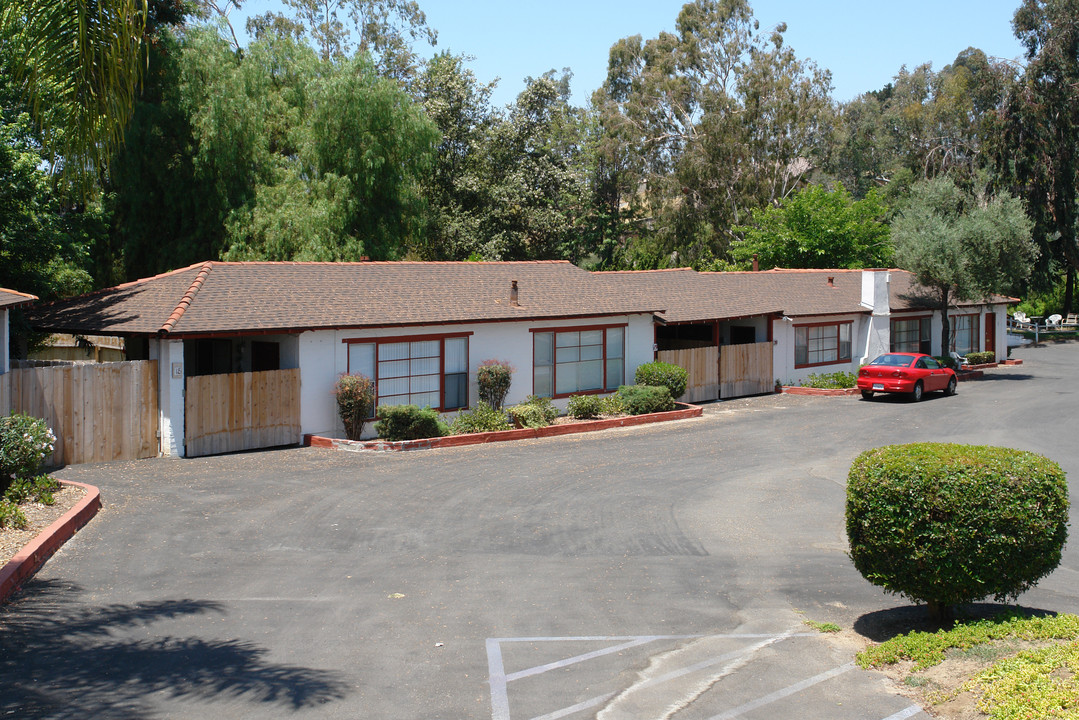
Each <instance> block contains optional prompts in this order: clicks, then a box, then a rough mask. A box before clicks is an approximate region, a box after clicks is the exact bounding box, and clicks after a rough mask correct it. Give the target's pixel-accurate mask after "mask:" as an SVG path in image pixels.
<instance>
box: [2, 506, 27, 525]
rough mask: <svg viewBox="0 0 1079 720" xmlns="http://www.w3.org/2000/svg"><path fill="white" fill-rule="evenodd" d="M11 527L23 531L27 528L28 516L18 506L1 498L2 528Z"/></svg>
mask: <svg viewBox="0 0 1079 720" xmlns="http://www.w3.org/2000/svg"><path fill="white" fill-rule="evenodd" d="M9 526H10V527H13V528H17V529H19V530H22V529H23V528H25V527H26V516H25V515H24V514H23V512H22V510H20V509H19V506H18V505H16V504H15V503H13V502H11V501H10V500H7V499H5V498H0V528H2V527H9Z"/></svg>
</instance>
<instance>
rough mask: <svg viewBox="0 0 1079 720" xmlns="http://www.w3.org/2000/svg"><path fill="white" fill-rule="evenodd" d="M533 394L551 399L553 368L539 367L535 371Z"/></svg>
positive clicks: (548, 366) (547, 366)
mask: <svg viewBox="0 0 1079 720" xmlns="http://www.w3.org/2000/svg"><path fill="white" fill-rule="evenodd" d="M532 392H533V393H534V394H535V395H538V396H539V397H551V395H553V394H554V393H553V392H551V366H550V365H545V366H544V365H538V366H536V368H535V369H534V370H533V375H532Z"/></svg>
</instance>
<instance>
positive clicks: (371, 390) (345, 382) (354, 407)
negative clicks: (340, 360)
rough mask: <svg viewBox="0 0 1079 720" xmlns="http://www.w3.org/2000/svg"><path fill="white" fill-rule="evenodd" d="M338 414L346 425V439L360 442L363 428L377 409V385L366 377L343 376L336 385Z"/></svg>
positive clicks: (335, 394) (334, 390) (334, 391)
mask: <svg viewBox="0 0 1079 720" xmlns="http://www.w3.org/2000/svg"><path fill="white" fill-rule="evenodd" d="M333 394H334V396H335V397H336V398H337V413H338V414H339V415H340V416H341V422H342V423H344V425H345V437H347V438H348V439H349V440H359V439H360V436H361V435H363V426H364V425H366V424H367V419H368V418H370V417H371V415H372V411H373V410H374V409H375V384H374V383H373V382H372V381H371V378H369V377H367V376H366V375H342V376H341V377H340V378H339V379H338V380H337V384H336V385H334V388H333Z"/></svg>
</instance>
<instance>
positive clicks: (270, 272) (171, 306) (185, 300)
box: [30, 261, 660, 336]
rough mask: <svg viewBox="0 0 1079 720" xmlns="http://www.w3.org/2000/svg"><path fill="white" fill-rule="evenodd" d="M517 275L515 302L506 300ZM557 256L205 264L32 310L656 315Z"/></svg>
mask: <svg viewBox="0 0 1079 720" xmlns="http://www.w3.org/2000/svg"><path fill="white" fill-rule="evenodd" d="M513 280H516V281H517V282H518V288H519V305H518V306H513V305H511V304H510V283H511V281H513ZM658 309H660V308H659V306H658V305H656V302H655V300H654V299H644V298H642V299H631V300H629V301H627V300H626V299H625V298H619V297H618V296H616V295H612V294H610V293H609V292H607V291H606V288H605V287H604V285H603V284H602V283H600V282H597V281H596V279H595V278H594V277H593V276H592V275H591V274H590V273H588V272H586V271H584V270H581V269H580V268H578V267H576V266H574V265H572V264H571V263H569V262H565V261H551V262H498V263H471V262H433V263H426V262H425V263H418V262H361V263H273V262H240V263H232V262H205V263H199V264H197V265H192V266H191V267H187V268H183V269H180V270H176V271H173V272H170V273H166V274H164V275H158V276H156V277H152V278H147V279H144V280H137V281H135V282H132V283H127V284H125V285H120V286H118V287H115V288H110V289H107V290H101V291H99V292H96V293H91V294H89V295H83V296H81V297H78V298H72V299H69V300H62V301H57V302H52V303H47V304H44V305H40V306H38V307H36V308H35V309H34V311H33V313H32V314H31V316H30V320H31V322H32V324H33V325H34V326H35V327H37V328H41V329H47V330H52V331H64V332H77V333H84V332H94V333H98V334H109V335H124V334H136V335H154V334H165V333H168V334H172V335H178V336H183V335H192V334H210V333H237V332H270V331H290V330H291V331H296V330H311V329H319V328H335V327H383V326H394V325H425V324H445V323H460V322H485V321H500V320H535V319H541V318H559V317H566V318H572V317H596V316H603V315H621V314H631V313H651V312H654V311H655V310H658Z"/></svg>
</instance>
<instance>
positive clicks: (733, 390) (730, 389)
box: [719, 342, 775, 399]
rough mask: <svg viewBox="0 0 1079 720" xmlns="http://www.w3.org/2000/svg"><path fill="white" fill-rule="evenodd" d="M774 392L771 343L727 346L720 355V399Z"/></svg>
mask: <svg viewBox="0 0 1079 720" xmlns="http://www.w3.org/2000/svg"><path fill="white" fill-rule="evenodd" d="M773 390H775V378H774V377H772V343H770V342H763V343H749V344H746V345H724V346H723V348H722V349H721V350H720V353H719V396H720V397H721V398H724V399H727V398H735V397H742V396H744V395H760V394H763V393H768V392H772V391H773Z"/></svg>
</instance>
